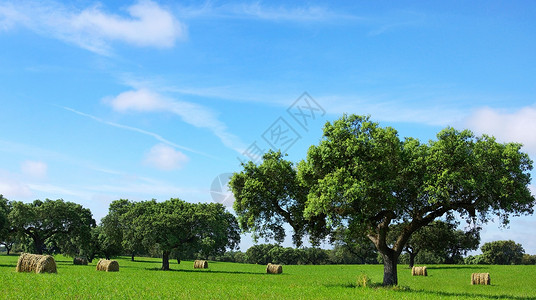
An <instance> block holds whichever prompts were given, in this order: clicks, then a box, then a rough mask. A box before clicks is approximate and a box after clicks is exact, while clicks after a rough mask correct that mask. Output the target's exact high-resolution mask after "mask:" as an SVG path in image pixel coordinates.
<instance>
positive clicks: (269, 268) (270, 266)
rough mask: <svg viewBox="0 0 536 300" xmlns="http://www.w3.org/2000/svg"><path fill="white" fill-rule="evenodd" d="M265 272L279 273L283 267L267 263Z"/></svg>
mask: <svg viewBox="0 0 536 300" xmlns="http://www.w3.org/2000/svg"><path fill="white" fill-rule="evenodd" d="M266 273H268V274H281V273H283V267H282V266H281V265H274V264H268V265H267V266H266Z"/></svg>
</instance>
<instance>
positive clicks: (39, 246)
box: [34, 239, 45, 255]
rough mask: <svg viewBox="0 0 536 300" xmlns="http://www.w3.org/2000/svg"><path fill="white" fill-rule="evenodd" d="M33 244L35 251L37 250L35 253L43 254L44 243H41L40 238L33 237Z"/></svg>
mask: <svg viewBox="0 0 536 300" xmlns="http://www.w3.org/2000/svg"><path fill="white" fill-rule="evenodd" d="M34 246H35V252H37V254H40V255H43V249H44V248H45V243H43V242H42V241H41V240H38V239H34Z"/></svg>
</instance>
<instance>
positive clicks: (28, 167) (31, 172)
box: [21, 160, 48, 178]
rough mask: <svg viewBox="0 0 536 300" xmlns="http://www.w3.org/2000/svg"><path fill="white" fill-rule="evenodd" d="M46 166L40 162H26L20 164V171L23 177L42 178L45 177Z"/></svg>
mask: <svg viewBox="0 0 536 300" xmlns="http://www.w3.org/2000/svg"><path fill="white" fill-rule="evenodd" d="M47 169H48V166H47V164H46V163H44V162H41V161H31V160H27V161H25V162H23V163H22V164H21V171H22V173H23V174H24V175H27V176H30V177H34V178H44V177H46V175H47Z"/></svg>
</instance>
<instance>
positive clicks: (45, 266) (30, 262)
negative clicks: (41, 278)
mask: <svg viewBox="0 0 536 300" xmlns="http://www.w3.org/2000/svg"><path fill="white" fill-rule="evenodd" d="M15 270H16V271H17V272H35V273H58V271H57V270H56V261H55V260H54V257H52V256H50V255H39V254H29V253H22V254H21V255H20V257H19V260H18V261H17V267H16V269H15Z"/></svg>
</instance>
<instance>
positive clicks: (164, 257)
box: [162, 251, 170, 271]
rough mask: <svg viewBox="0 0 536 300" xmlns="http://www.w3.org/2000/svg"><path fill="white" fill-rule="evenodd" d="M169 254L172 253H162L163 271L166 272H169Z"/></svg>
mask: <svg viewBox="0 0 536 300" xmlns="http://www.w3.org/2000/svg"><path fill="white" fill-rule="evenodd" d="M169 253H170V251H163V252H162V270H164V271H168V270H169Z"/></svg>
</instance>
